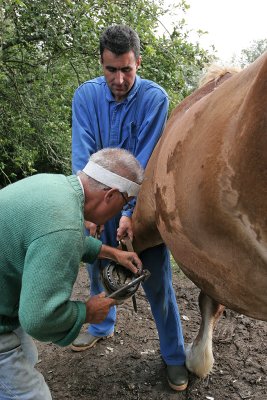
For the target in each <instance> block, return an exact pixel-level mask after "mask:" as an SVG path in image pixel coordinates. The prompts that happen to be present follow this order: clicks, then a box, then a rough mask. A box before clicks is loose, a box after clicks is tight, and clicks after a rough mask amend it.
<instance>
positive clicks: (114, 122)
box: [72, 76, 169, 216]
mask: <svg viewBox="0 0 267 400" xmlns="http://www.w3.org/2000/svg"><path fill="white" fill-rule="evenodd" d="M168 106H169V101H168V96H167V93H166V92H165V90H164V89H163V88H162V87H160V86H159V85H157V84H156V83H154V82H152V81H149V80H147V79H141V78H140V77H139V76H136V79H135V83H134V85H133V87H132V88H131V90H130V92H129V94H128V96H127V97H126V98H125V99H124V100H123V101H122V102H116V101H115V99H114V97H113V94H112V92H111V91H110V89H109V87H108V85H107V83H106V80H105V78H104V77H103V76H101V77H98V78H95V79H93V80H90V81H87V82H85V83H83V84H82V85H81V86H79V88H78V89H77V90H76V92H75V94H74V97H73V103H72V168H73V173H74V174H75V173H76V172H77V171H78V170H81V169H83V167H84V166H85V165H86V163H87V162H88V160H89V157H90V155H91V154H93V153H95V152H96V151H98V150H100V149H103V148H107V147H116V148H124V149H126V150H129V151H131V152H132V153H133V154H134V156H135V157H136V158H137V159H138V161H139V162H140V164H141V165H142V166H143V167H144V168H145V167H146V164H147V162H148V160H149V158H150V156H151V153H152V151H153V149H154V147H155V145H156V144H157V142H158V140H159V138H160V136H161V134H162V131H163V128H164V125H165V123H166V118H167V112H168ZM132 205H133V203H132ZM132 208H133V207H130V208H129V207H128V209H127V210H124V211H123V212H122V214H123V215H127V216H131V214H132V211H133V210H132Z"/></svg>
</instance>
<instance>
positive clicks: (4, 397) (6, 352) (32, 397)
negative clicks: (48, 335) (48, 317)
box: [0, 328, 52, 400]
mask: <svg viewBox="0 0 267 400" xmlns="http://www.w3.org/2000/svg"><path fill="white" fill-rule="evenodd" d="M37 360H38V352H37V348H36V346H35V344H34V342H33V340H32V338H31V337H30V336H29V335H28V334H26V333H25V332H24V331H23V330H22V329H21V328H18V329H16V330H15V331H14V332H11V333H9V334H0V399H1V400H10V399H16V400H52V397H51V394H50V391H49V388H48V386H47V384H46V383H45V380H44V377H43V376H42V374H41V373H40V372H38V371H37V370H36V369H35V364H36V363H37Z"/></svg>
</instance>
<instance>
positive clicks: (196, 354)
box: [186, 291, 225, 378]
mask: <svg viewBox="0 0 267 400" xmlns="http://www.w3.org/2000/svg"><path fill="white" fill-rule="evenodd" d="M198 302H199V308H200V312H201V324H200V329H199V332H198V335H197V337H196V338H195V340H194V342H193V343H192V344H191V345H189V346H188V348H187V352H186V353H187V354H186V366H187V368H188V369H189V371H191V372H193V373H194V374H196V375H197V376H199V377H200V378H204V377H205V376H207V375H208V374H209V372H210V371H211V369H212V367H213V363H214V358H213V353H212V334H213V330H214V327H215V325H216V323H217V321H218V320H219V318H220V316H221V315H222V313H223V311H224V308H225V307H224V306H222V305H221V304H219V303H217V302H216V301H215V300H213V299H212V298H210V297H209V296H207V295H206V294H204V293H203V292H202V291H201V292H200V294H199V299H198Z"/></svg>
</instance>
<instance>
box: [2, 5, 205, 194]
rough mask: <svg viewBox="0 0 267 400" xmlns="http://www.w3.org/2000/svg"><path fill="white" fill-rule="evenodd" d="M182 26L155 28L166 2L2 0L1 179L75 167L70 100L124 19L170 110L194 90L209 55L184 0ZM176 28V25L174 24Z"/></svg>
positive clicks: (95, 69)
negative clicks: (195, 40)
mask: <svg viewBox="0 0 267 400" xmlns="http://www.w3.org/2000/svg"><path fill="white" fill-rule="evenodd" d="M175 8H176V12H177V13H178V14H179V15H180V18H179V19H177V21H178V22H177V24H176V26H175V27H174V28H173V29H172V31H169V33H168V32H167V31H166V32H165V33H164V34H163V35H161V36H159V34H158V33H157V31H158V28H159V26H161V24H160V18H161V16H162V15H164V14H165V13H166V12H169V13H170V12H172V9H169V8H168V9H167V8H165V6H164V2H163V1H162V0H159V1H152V0H149V1H144V0H132V1H130V0H120V1H118V0H97V1H93V0H83V1H80V0H53V1H50V0H24V1H21V0H3V2H2V5H1V6H0V17H1V28H0V29H1V31H0V33H1V55H0V66H1V68H0V71H1V72H0V105H1V109H0V112H1V119H0V127H1V140H0V185H1V186H5V185H7V184H8V183H10V182H14V181H16V180H18V179H21V178H23V177H25V176H28V175H31V174H33V173H36V172H60V173H65V174H68V173H70V172H71V162H70V153H71V101H72V96H73V93H74V91H75V89H76V87H77V86H78V85H79V84H81V83H82V82H84V81H85V80H88V79H91V78H93V77H95V76H98V75H100V74H101V73H102V72H101V68H100V63H99V50H98V47H99V35H100V33H101V31H102V30H103V29H104V28H106V27H107V26H108V25H111V24H115V23H123V24H128V25H130V26H132V27H133V28H134V29H135V30H136V31H137V32H138V34H139V36H140V39H141V46H142V58H143V62H142V67H141V70H140V75H141V76H142V77H146V78H148V79H152V80H154V81H156V82H158V83H159V84H160V85H162V86H163V87H164V88H165V89H166V90H167V92H168V94H169V96H170V100H171V108H173V107H174V106H175V105H176V104H177V103H178V102H180V101H181V100H182V99H183V98H184V97H185V96H186V95H188V94H189V93H190V91H192V90H193V88H194V87H195V85H196V76H197V75H198V73H199V71H200V70H201V69H202V68H203V66H204V63H206V62H207V61H208V60H209V59H211V55H210V54H208V53H207V52H206V51H204V50H202V49H200V48H199V47H198V45H194V44H191V43H189V42H188V40H187V33H186V31H185V30H184V26H185V19H184V13H185V12H186V9H187V8H188V5H187V3H186V2H185V1H181V2H180V3H179V4H177V5H176V6H175ZM169 30H170V29H169Z"/></svg>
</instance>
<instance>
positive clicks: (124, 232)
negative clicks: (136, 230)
mask: <svg viewBox="0 0 267 400" xmlns="http://www.w3.org/2000/svg"><path fill="white" fill-rule="evenodd" d="M125 237H128V238H129V239H130V240H131V241H132V240H133V227H132V218H130V217H126V216H122V217H121V219H120V223H119V227H118V229H117V240H118V241H120V240H122V239H123V238H125Z"/></svg>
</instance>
